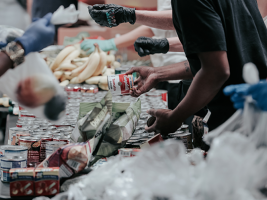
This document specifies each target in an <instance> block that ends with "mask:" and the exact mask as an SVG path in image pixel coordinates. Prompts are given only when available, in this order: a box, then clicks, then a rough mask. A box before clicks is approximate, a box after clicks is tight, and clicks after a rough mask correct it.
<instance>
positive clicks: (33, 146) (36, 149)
mask: <svg viewBox="0 0 267 200" xmlns="http://www.w3.org/2000/svg"><path fill="white" fill-rule="evenodd" d="M40 144H41V141H20V146H25V147H28V166H30V165H29V164H30V163H39V160H40Z"/></svg>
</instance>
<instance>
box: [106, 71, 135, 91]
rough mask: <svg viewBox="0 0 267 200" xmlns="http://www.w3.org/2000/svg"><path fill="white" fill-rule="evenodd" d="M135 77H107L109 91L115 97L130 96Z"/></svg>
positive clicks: (121, 75)
mask: <svg viewBox="0 0 267 200" xmlns="http://www.w3.org/2000/svg"><path fill="white" fill-rule="evenodd" d="M134 81H135V77H134V76H133V75H126V74H120V75H112V76H108V87H109V90H110V91H111V92H112V93H113V94H116V95H124V94H130V91H131V90H132V89H133V86H134Z"/></svg>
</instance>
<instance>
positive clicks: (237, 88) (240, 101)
mask: <svg viewBox="0 0 267 200" xmlns="http://www.w3.org/2000/svg"><path fill="white" fill-rule="evenodd" d="M248 88H249V85H248V84H240V85H230V86H227V87H225V88H224V90H223V92H224V94H225V95H227V96H231V101H232V102H233V103H234V108H235V109H243V108H244V102H245V100H246V99H245V98H246V95H247V90H248Z"/></svg>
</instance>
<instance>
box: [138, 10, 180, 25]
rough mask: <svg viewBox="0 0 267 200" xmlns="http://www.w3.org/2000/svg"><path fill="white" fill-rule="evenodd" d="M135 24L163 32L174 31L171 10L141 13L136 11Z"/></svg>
mask: <svg viewBox="0 0 267 200" xmlns="http://www.w3.org/2000/svg"><path fill="white" fill-rule="evenodd" d="M135 15H136V23H139V24H142V25H146V26H150V27H153V28H159V29H164V30H175V28H174V26H173V21H172V10H167V11H142V10H136V11H135Z"/></svg>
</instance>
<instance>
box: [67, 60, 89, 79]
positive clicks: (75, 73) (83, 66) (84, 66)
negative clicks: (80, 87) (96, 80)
mask: <svg viewBox="0 0 267 200" xmlns="http://www.w3.org/2000/svg"><path fill="white" fill-rule="evenodd" d="M90 57H91V56H90ZM90 57H89V58H90ZM89 60H90V59H88V60H87V61H86V62H85V63H84V64H83V65H82V66H80V67H78V68H76V69H74V70H73V71H72V72H71V74H70V76H71V77H76V76H78V75H79V74H80V73H82V71H83V70H84V69H85V68H86V67H87V65H88V63H89Z"/></svg>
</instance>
